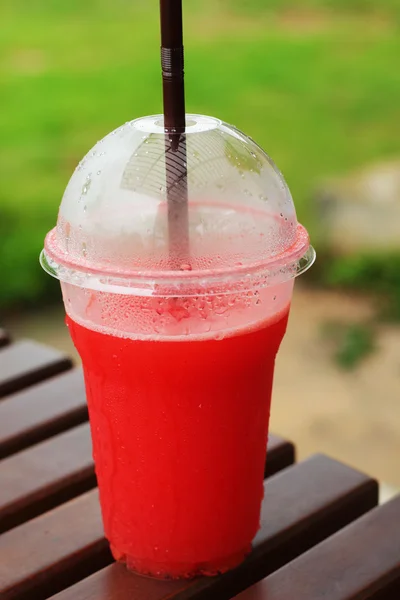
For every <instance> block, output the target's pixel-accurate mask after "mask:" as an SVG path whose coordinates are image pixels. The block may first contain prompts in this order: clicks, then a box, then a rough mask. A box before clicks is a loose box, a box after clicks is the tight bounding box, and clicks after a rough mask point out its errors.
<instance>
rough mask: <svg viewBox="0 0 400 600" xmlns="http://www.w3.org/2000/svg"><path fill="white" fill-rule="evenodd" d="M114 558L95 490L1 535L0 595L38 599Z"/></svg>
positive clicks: (3, 597)
mask: <svg viewBox="0 0 400 600" xmlns="http://www.w3.org/2000/svg"><path fill="white" fill-rule="evenodd" d="M111 561H112V557H111V554H110V551H109V549H108V544H107V542H106V540H105V539H104V538H103V529H102V524H101V516H100V506H99V500H98V494H97V490H92V491H91V492H87V493H86V494H84V495H82V496H79V497H78V498H75V499H74V500H71V501H70V502H68V503H66V504H63V505H62V506H60V507H58V508H56V509H54V510H52V511H49V512H48V513H46V514H45V515H41V516H40V517H38V518H36V519H33V520H32V521H29V523H26V524H25V525H21V526H20V527H17V528H16V529H13V530H12V531H9V532H8V533H4V534H3V535H1V536H0V598H1V599H2V600H6V599H7V600H9V599H10V598H13V599H16V598H22V597H24V598H27V599H29V600H33V599H34V600H39V598H46V597H48V596H49V595H50V594H52V593H53V592H54V585H55V582H56V581H57V584H58V585H60V586H62V587H64V586H65V587H66V586H68V585H71V583H74V582H75V581H77V580H79V579H80V578H82V577H85V576H87V575H88V574H90V573H93V572H94V571H96V569H101V568H102V567H104V566H105V565H107V564H109V563H110V562H111Z"/></svg>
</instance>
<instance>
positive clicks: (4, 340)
mask: <svg viewBox="0 0 400 600" xmlns="http://www.w3.org/2000/svg"><path fill="white" fill-rule="evenodd" d="M9 343H10V336H9V335H8V333H7V332H6V331H5V330H4V329H0V348H2V347H3V346H7V344H9Z"/></svg>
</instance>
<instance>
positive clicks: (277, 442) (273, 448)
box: [264, 433, 296, 477]
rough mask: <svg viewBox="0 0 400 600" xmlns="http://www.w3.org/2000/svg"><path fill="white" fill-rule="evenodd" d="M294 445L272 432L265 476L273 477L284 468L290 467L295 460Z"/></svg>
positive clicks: (269, 439) (269, 437)
mask: <svg viewBox="0 0 400 600" xmlns="http://www.w3.org/2000/svg"><path fill="white" fill-rule="evenodd" d="M295 454H296V453H295V448H294V445H293V444H292V443H291V442H289V441H288V440H284V439H283V438H281V437H279V436H278V435H274V434H273V433H270V434H269V436H268V453H267V462H266V465H265V473H264V475H265V477H271V475H275V474H276V473H278V472H279V471H282V469H285V468H286V467H290V465H292V464H293V463H294V461H295Z"/></svg>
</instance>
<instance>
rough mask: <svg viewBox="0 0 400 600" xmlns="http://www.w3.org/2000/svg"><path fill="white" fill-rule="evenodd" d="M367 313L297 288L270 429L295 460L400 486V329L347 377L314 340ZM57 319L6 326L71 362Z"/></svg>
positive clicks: (354, 300) (355, 304)
mask: <svg viewBox="0 0 400 600" xmlns="http://www.w3.org/2000/svg"><path fill="white" fill-rule="evenodd" d="M371 312H372V307H371V306H370V305H369V302H368V301H366V300H362V299H360V298H359V297H354V296H349V295H345V294H342V293H336V292H326V291H315V290H309V289H305V288H302V287H301V286H297V289H296V292H295V298H294V302H293V306H292V313H291V318H290V323H289V329H288V333H287V335H286V337H285V340H284V342H283V345H282V348H281V351H280V353H279V358H278V362H277V370H276V377H275V388H274V395H273V408H272V422H271V429H272V430H273V431H274V432H276V433H279V434H281V435H283V436H287V437H288V438H290V439H292V440H293V441H295V443H296V446H297V448H298V456H299V458H303V457H305V456H307V455H309V454H311V453H314V452H325V453H327V454H329V455H331V456H333V457H336V458H338V459H340V460H342V461H343V462H345V463H348V464H351V465H353V466H355V467H357V468H359V469H361V470H364V471H366V472H368V473H369V474H372V475H373V476H375V477H377V478H379V479H380V480H383V481H385V482H387V483H389V484H391V485H394V486H399V487H400V464H399V459H400V420H399V419H398V418H396V415H398V403H399V398H400V327H399V328H393V327H385V326H380V328H379V333H378V344H379V351H377V352H376V353H374V354H372V355H371V356H370V357H369V358H367V359H366V360H364V361H363V362H362V363H361V365H360V366H359V367H358V368H357V369H356V370H355V371H352V372H344V371H342V370H340V369H339V368H338V367H337V366H336V365H335V363H334V362H333V361H332V357H331V354H330V348H329V346H328V345H327V344H326V343H324V342H323V340H322V339H321V327H322V326H323V324H324V323H325V321H326V319H327V315H329V318H330V319H335V318H338V319H346V320H347V319H348V320H349V322H354V321H357V320H360V319H363V318H365V317H368V316H369V315H370V314H371ZM63 319H64V316H63V311H62V309H61V307H58V308H55V309H54V310H52V311H46V313H45V314H44V313H38V314H35V315H31V316H29V317H25V318H19V319H18V320H17V321H15V322H10V323H8V327H9V328H10V329H11V331H12V333H13V334H14V335H15V336H16V337H20V336H23V337H33V338H35V339H37V340H40V341H44V342H46V343H49V344H51V345H52V346H55V347H57V348H60V349H61V350H64V351H66V352H68V353H69V354H71V353H72V354H74V356H75V357H76V358H77V359H78V357H77V355H76V353H75V351H74V348H73V346H72V343H71V342H70V340H69V336H68V332H67V329H66V327H65V326H64V325H63Z"/></svg>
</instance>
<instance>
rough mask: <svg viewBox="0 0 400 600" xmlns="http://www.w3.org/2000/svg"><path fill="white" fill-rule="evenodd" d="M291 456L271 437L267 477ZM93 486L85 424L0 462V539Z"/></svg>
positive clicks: (287, 447)
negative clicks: (7, 532)
mask: <svg viewBox="0 0 400 600" xmlns="http://www.w3.org/2000/svg"><path fill="white" fill-rule="evenodd" d="M6 402H8V400H7V401H6ZM293 455H294V448H293V444H291V443H290V442H287V441H286V440H284V439H282V438H279V437H278V436H274V435H271V437H270V441H269V444H268V461H267V463H268V465H269V469H270V471H271V472H277V471H278V469H279V468H280V467H282V468H283V467H285V466H287V465H288V464H290V462H291V460H292V458H293ZM94 485H95V476H94V467H93V461H92V446H91V439H90V428H89V424H84V425H81V426H79V427H76V428H74V429H72V430H70V431H67V432H65V433H63V434H61V435H59V436H56V437H54V438H51V439H49V440H47V441H45V442H41V443H40V444H37V445H36V446H33V447H31V448H28V449H26V450H24V451H22V452H19V453H18V454H15V455H13V456H10V457H9V458H6V459H5V460H3V461H1V462H0V533H1V532H3V531H7V530H8V529H11V527H15V526H16V525H19V524H21V523H23V522H24V521H27V520H28V519H31V518H32V517H34V516H37V515H39V514H40V513H42V512H44V511H45V510H49V509H50V508H53V507H55V506H57V505H58V504H60V503H61V502H64V501H65V500H68V499H70V498H73V497H74V496H76V495H77V494H79V493H81V492H83V491H86V490H87V489H90V488H91V487H93V486H94Z"/></svg>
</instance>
